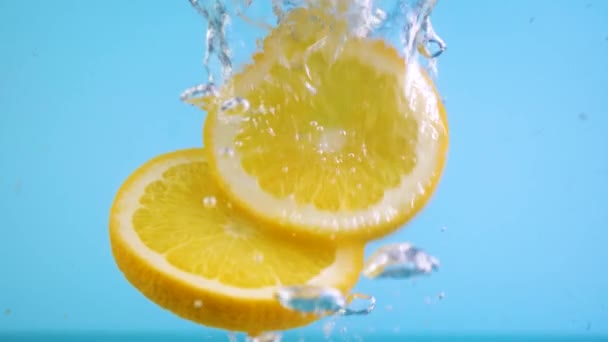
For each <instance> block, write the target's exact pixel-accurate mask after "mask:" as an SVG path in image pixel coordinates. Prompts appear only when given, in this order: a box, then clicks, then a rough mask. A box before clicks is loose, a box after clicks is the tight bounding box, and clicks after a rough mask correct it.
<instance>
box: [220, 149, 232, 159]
mask: <svg viewBox="0 0 608 342" xmlns="http://www.w3.org/2000/svg"><path fill="white" fill-rule="evenodd" d="M220 155H221V156H222V157H230V158H232V157H234V149H233V148H232V147H223V148H221V149H220Z"/></svg>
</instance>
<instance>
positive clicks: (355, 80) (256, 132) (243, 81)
mask: <svg viewBox="0 0 608 342" xmlns="http://www.w3.org/2000/svg"><path fill="white" fill-rule="evenodd" d="M323 13H325V12H322V11H321V12H318V11H317V12H315V11H313V12H307V11H306V10H305V9H298V10H295V11H293V12H291V13H290V15H288V17H286V19H285V20H284V21H283V22H282V23H281V24H280V25H279V26H278V27H277V28H276V29H275V31H273V32H271V33H270V34H269V36H268V37H267V39H266V40H265V42H264V44H263V50H262V51H261V52H259V53H257V54H256V55H254V56H253V62H252V63H251V64H250V65H247V66H246V67H245V68H244V69H243V70H242V71H241V72H239V73H237V74H235V75H234V76H233V77H232V78H231V79H230V80H228V81H227V82H226V84H225V85H224V86H223V87H222V89H220V90H219V93H218V94H217V96H216V97H215V98H213V99H210V98H207V99H205V101H204V102H198V103H196V102H194V101H193V103H194V104H198V105H200V106H201V107H202V108H203V109H204V110H206V111H207V112H208V114H207V119H206V121H205V127H204V144H205V146H206V148H207V154H208V159H209V164H210V168H211V172H212V173H213V177H214V178H215V179H216V180H217V181H218V184H219V185H220V186H221V188H222V189H223V191H224V192H225V193H226V194H227V196H228V197H229V198H231V199H232V200H233V201H234V202H235V203H236V204H238V206H239V207H240V208H242V209H243V210H245V211H247V212H248V213H250V214H251V215H253V216H255V217H257V218H259V219H260V220H262V221H265V222H267V223H268V225H266V226H264V228H268V229H269V230H270V229H275V230H278V231H279V232H282V233H286V234H288V235H289V234H290V235H298V236H304V235H307V236H313V237H323V238H326V239H331V240H335V241H345V240H350V239H357V240H370V239H374V238H378V237H381V236H383V235H385V234H388V233H390V232H392V231H394V230H396V229H398V228H399V227H400V226H402V225H403V224H404V223H406V222H407V221H408V220H409V219H411V218H412V217H413V216H414V215H415V214H416V213H417V212H418V211H419V210H420V209H421V208H422V207H423V206H424V205H425V204H426V203H427V201H428V200H429V198H430V196H431V195H432V194H433V192H434V190H435V188H436V186H437V184H438V182H439V179H440V177H441V174H442V171H443V167H444V164H445V160H446V153H447V147H448V127H447V119H446V113H445V109H444V107H443V104H442V102H441V100H440V97H439V94H438V93H437V91H436V89H435V87H434V85H433V83H432V81H431V80H430V78H429V77H428V76H427V75H426V74H425V73H424V71H423V70H422V69H421V67H419V66H417V65H416V64H413V63H410V64H408V63H406V61H405V60H404V59H403V58H402V57H401V56H400V55H399V53H398V52H397V51H396V50H395V49H394V48H393V47H392V46H390V45H388V44H386V43H385V42H384V41H382V40H372V39H369V38H358V37H356V36H353V35H349V34H347V33H346V32H348V31H347V25H344V24H343V22H342V21H340V20H339V19H336V18H337V17H332V16H327V15H326V16H324V15H323ZM328 18H329V19H328ZM271 223H272V224H271Z"/></svg>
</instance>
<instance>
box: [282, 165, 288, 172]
mask: <svg viewBox="0 0 608 342" xmlns="http://www.w3.org/2000/svg"><path fill="white" fill-rule="evenodd" d="M281 172H283V173H287V172H289V167H288V166H283V167H282V168H281Z"/></svg>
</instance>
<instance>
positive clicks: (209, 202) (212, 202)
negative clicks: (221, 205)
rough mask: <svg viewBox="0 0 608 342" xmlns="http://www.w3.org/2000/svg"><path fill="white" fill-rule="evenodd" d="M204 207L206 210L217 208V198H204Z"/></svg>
mask: <svg viewBox="0 0 608 342" xmlns="http://www.w3.org/2000/svg"><path fill="white" fill-rule="evenodd" d="M203 205H204V206H205V208H215V206H216V205H217V198H215V196H206V197H205V198H203Z"/></svg>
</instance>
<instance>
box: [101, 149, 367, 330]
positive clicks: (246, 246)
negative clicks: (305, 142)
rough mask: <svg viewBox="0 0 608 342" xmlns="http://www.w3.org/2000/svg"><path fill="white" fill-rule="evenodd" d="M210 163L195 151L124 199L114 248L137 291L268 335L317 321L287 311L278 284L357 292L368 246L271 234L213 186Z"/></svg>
mask: <svg viewBox="0 0 608 342" xmlns="http://www.w3.org/2000/svg"><path fill="white" fill-rule="evenodd" d="M203 155H204V154H203V151H202V149H193V150H186V151H178V152H175V153H172V154H167V155H163V156H161V157H158V158H156V159H154V160H152V161H150V162H149V163H147V164H146V165H145V166H143V167H142V168H140V170H138V171H137V172H135V173H134V174H133V175H132V176H131V177H130V178H129V180H128V181H127V182H126V183H125V184H124V186H123V187H122V188H121V190H120V191H119V194H118V195H117V197H116V201H115V203H114V206H113V208H112V220H111V226H110V231H111V241H112V249H113V252H114V255H115V258H116V262H117V264H118V265H119V267H120V268H121V270H122V271H123V272H124V273H125V275H126V277H127V278H128V279H129V280H130V281H131V282H132V283H133V285H135V287H137V288H138V289H139V290H140V291H141V292H142V293H144V294H145V295H146V296H147V297H148V298H150V299H151V300H153V301H154V302H156V303H157V304H159V305H161V306H163V307H165V308H168V309H170V310H171V311H173V312H175V313H176V314H178V315H180V316H182V317H185V318H188V319H190V320H193V321H196V322H199V323H202V324H205V325H209V326H214V327H220V328H224V329H229V330H237V331H247V332H260V331H268V330H276V329H287V328H291V327H295V326H300V325H303V324H307V323H309V322H311V321H313V320H314V319H315V318H314V317H312V316H310V315H300V314H297V313H294V312H291V311H288V310H286V309H284V308H282V307H281V306H280V305H279V303H278V302H277V301H276V300H275V299H274V297H273V296H274V292H275V291H276V288H277V286H288V285H296V284H298V285H301V284H310V283H312V284H317V285H322V286H333V287H337V288H339V289H341V290H343V291H349V290H350V288H352V286H354V284H355V282H356V280H357V278H358V273H359V271H360V269H361V264H362V257H363V248H362V246H360V245H359V246H349V247H342V248H340V249H338V250H337V249H336V248H334V247H329V246H326V245H322V244H316V245H312V246H311V245H302V244H301V243H300V242H298V241H295V240H285V239H281V238H277V237H274V236H270V235H268V234H264V233H262V231H261V230H259V229H258V227H256V223H255V222H253V221H252V220H251V219H249V218H247V217H245V216H243V215H242V214H241V213H240V212H239V211H236V210H235V209H234V208H233V207H232V205H231V203H230V202H229V201H228V200H227V199H226V198H225V197H224V196H223V195H222V194H221V192H220V191H219V190H218V188H217V187H216V186H215V184H214V183H213V182H212V181H210V179H209V177H208V173H209V170H208V168H209V166H208V165H207V163H206V161H205V159H204V156H203Z"/></svg>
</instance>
